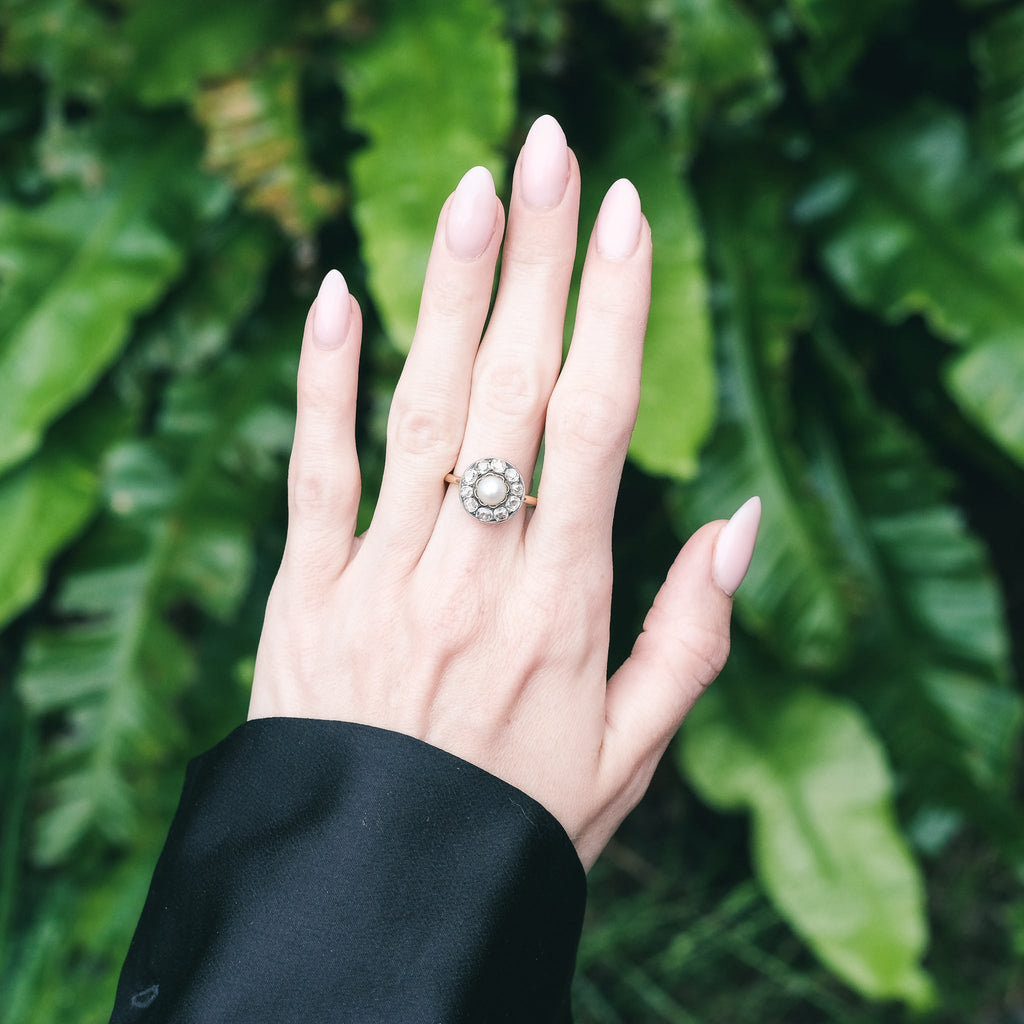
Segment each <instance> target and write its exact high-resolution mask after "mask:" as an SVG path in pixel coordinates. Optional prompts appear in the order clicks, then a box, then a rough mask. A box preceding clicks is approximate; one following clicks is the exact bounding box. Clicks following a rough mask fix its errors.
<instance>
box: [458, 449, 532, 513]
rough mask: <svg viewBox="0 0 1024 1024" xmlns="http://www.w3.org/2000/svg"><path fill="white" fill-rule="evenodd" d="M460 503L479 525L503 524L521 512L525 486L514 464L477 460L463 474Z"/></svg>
mask: <svg viewBox="0 0 1024 1024" xmlns="http://www.w3.org/2000/svg"><path fill="white" fill-rule="evenodd" d="M459 499H460V500H461V501H462V507H463V508H464V509H465V510H466V511H467V512H468V513H469V514H470V515H471V516H472V517H473V518H474V519H476V520H477V521H478V522H481V523H503V522H505V521H506V520H508V519H511V518H512V516H514V515H515V514H516V512H518V511H519V509H520V508H522V506H523V504H524V501H525V499H526V485H525V484H524V483H523V477H522V475H521V474H520V472H519V470H518V469H516V467H515V466H513V465H512V463H510V462H506V461H505V460H504V459H494V458H489V459H477V460H476V462H474V463H473V464H472V465H471V466H469V467H468V468H467V469H465V470H464V471H463V473H462V477H461V479H460V481H459Z"/></svg>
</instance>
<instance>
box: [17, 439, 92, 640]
mask: <svg viewBox="0 0 1024 1024" xmlns="http://www.w3.org/2000/svg"><path fill="white" fill-rule="evenodd" d="M98 494H99V482H98V480H97V476H96V473H95V471H94V470H92V469H91V468H90V467H89V466H88V465H86V464H85V463H83V462H82V460H81V459H79V458H76V457H75V456H74V455H72V454H70V453H65V452H47V453H46V454H44V455H42V456H40V457H39V458H37V459H33V460H32V461H31V462H29V463H27V464H26V465H24V466H20V467H19V468H18V469H17V470H15V471H14V472H13V473H9V474H8V475H7V476H4V477H0V523H3V530H2V531H0V625H3V624H4V623H6V622H7V621H8V620H9V619H11V618H13V617H14V616H15V615H16V614H17V613H18V612H19V611H21V610H22V609H23V608H25V607H26V606H27V605H28V604H29V603H31V602H32V601H33V600H34V599H35V598H36V597H37V596H38V594H39V593H40V591H41V590H42V588H43V584H44V582H45V579H46V576H45V571H46V567H47V565H48V563H49V561H50V559H51V558H52V557H53V555H54V554H55V553H56V552H58V551H59V550H60V549H61V548H62V547H63V545H64V544H65V543H66V542H67V541H68V540H69V539H70V538H72V537H74V536H75V535H76V534H77V533H78V531H79V530H80V529H81V528H82V526H83V525H84V524H85V523H86V521H87V520H88V518H89V517H90V516H91V515H92V513H93V511H94V510H95V507H96V503H97V497H98Z"/></svg>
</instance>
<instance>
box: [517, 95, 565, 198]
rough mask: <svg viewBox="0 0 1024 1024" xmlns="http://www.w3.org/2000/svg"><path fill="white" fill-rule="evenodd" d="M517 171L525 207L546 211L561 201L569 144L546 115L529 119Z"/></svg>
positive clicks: (554, 121) (552, 119) (556, 125)
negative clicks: (532, 120)
mask: <svg viewBox="0 0 1024 1024" xmlns="http://www.w3.org/2000/svg"><path fill="white" fill-rule="evenodd" d="M519 174H520V180H521V185H520V194H521V195H522V197H523V201H524V202H525V203H526V204H527V206H532V207H533V208H534V209H537V210H550V209H551V208H552V207H553V206H557V205H558V204H559V203H560V202H561V201H562V196H564V195H565V187H566V185H568V184H569V147H568V146H567V145H566V142H565V132H563V131H562V127H561V125H560V124H559V123H558V122H557V121H556V120H555V119H554V118H553V117H552V116H551V115H550V114H544V115H543V116H542V117H538V118H537V120H536V121H534V122H533V127H532V128H531V129H530V134H529V135H527V136H526V142H525V143H523V160H522V163H521V164H520V166H519Z"/></svg>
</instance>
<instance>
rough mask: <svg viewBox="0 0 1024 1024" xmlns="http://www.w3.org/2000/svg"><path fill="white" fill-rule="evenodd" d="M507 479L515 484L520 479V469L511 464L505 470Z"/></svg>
mask: <svg viewBox="0 0 1024 1024" xmlns="http://www.w3.org/2000/svg"><path fill="white" fill-rule="evenodd" d="M505 479H506V480H507V481H508V482H509V483H510V484H514V483H516V481H518V479H519V470H518V469H516V467H515V466H509V467H508V469H506V470H505Z"/></svg>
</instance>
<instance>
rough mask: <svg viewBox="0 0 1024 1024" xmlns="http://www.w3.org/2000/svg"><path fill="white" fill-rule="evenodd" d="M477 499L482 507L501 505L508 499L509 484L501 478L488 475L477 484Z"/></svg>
mask: <svg viewBox="0 0 1024 1024" xmlns="http://www.w3.org/2000/svg"><path fill="white" fill-rule="evenodd" d="M476 497H477V500H478V501H479V502H480V504H481V505H490V507H491V508H494V506H495V505H500V504H501V503H502V502H503V501H504V500H505V499H506V498H507V497H508V484H506V483H505V481H504V480H502V478H501V477H500V476H495V475H494V474H493V473H488V474H487V475H486V476H482V477H480V479H479V480H477V482H476Z"/></svg>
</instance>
